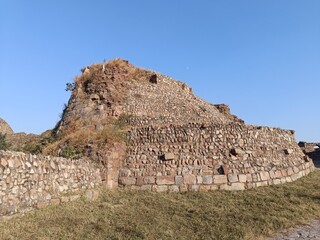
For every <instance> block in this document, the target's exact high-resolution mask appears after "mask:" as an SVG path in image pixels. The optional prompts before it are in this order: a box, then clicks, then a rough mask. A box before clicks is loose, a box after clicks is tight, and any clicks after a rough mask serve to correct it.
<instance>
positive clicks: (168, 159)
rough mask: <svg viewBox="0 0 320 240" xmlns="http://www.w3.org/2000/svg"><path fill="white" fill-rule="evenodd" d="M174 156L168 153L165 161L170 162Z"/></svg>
mask: <svg viewBox="0 0 320 240" xmlns="http://www.w3.org/2000/svg"><path fill="white" fill-rule="evenodd" d="M174 157H175V156H174V154H173V153H166V154H164V155H163V160H164V161H170V160H173V159H174Z"/></svg>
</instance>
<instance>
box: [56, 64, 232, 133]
mask: <svg viewBox="0 0 320 240" xmlns="http://www.w3.org/2000/svg"><path fill="white" fill-rule="evenodd" d="M110 116H112V117H115V118H119V117H120V118H125V120H126V121H127V122H129V123H130V124H131V125H133V126H143V125H159V124H169V123H170V124H184V123H190V122H200V123H202V122H210V123H220V124H224V123H229V122H232V119H231V118H230V117H228V116H226V115H225V114H224V113H223V112H221V111H220V110H218V109H217V108H216V106H214V105H212V104H210V103H208V102H206V101H204V100H202V99H201V98H199V97H197V96H196V95H194V94H193V92H192V89H191V88H190V87H188V86H187V85H186V84H185V83H183V82H180V81H177V80H174V79H172V78H170V77H168V76H165V75H163V74H160V73H157V72H154V71H151V70H145V69H142V68H138V67H135V66H133V65H132V64H130V63H129V62H128V61H126V60H122V59H115V60H112V61H110V62H106V63H100V64H93V65H91V66H88V67H85V68H84V69H82V75H81V76H79V77H77V78H76V80H75V83H74V88H73V91H72V95H71V98H70V100H69V103H68V105H67V106H66V109H65V110H64V113H63V117H62V119H61V122H60V124H59V128H58V130H59V132H66V133H67V132H69V133H70V132H73V131H74V130H76V129H79V128H83V127H90V126H91V127H92V128H94V129H101V128H103V126H104V124H106V123H107V122H108V119H110Z"/></svg>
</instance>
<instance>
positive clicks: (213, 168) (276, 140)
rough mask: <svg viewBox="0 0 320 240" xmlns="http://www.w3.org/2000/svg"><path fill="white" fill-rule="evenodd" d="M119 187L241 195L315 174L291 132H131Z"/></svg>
mask: <svg viewBox="0 0 320 240" xmlns="http://www.w3.org/2000/svg"><path fill="white" fill-rule="evenodd" d="M128 138H129V144H128V147H127V157H126V159H125V160H124V164H123V167H122V168H121V169H120V172H119V184H120V185H122V186H124V187H126V188H132V189H146V190H152V191H207V190H215V189H226V190H242V189H250V188H253V187H259V186H265V185H272V184H280V183H285V182H291V181H294V180H296V179H298V178H300V177H302V176H304V175H307V174H308V173H310V172H311V171H312V170H313V169H314V165H313V162H312V161H311V159H309V158H308V157H307V156H305V155H304V154H303V152H302V151H301V149H300V148H299V146H298V145H297V143H296V142H295V138H294V133H293V131H290V130H281V129H275V128H269V127H255V126H247V125H243V124H226V125H219V124H211V125H203V124H187V125H180V126H174V125H171V126H166V127H160V126H158V127H155V126H153V127H145V128H134V129H132V130H131V132H129V134H128Z"/></svg>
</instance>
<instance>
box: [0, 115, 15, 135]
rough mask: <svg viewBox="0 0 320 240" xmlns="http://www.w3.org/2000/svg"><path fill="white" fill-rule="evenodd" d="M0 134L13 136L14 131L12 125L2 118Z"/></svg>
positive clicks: (0, 120) (0, 119)
mask: <svg viewBox="0 0 320 240" xmlns="http://www.w3.org/2000/svg"><path fill="white" fill-rule="evenodd" d="M0 133H2V134H13V130H12V128H11V127H10V125H9V124H8V123H7V122H6V121H5V120H3V119H2V118H0Z"/></svg>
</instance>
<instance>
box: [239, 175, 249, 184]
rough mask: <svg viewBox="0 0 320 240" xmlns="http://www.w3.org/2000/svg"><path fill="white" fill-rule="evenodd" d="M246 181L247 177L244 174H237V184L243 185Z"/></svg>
mask: <svg viewBox="0 0 320 240" xmlns="http://www.w3.org/2000/svg"><path fill="white" fill-rule="evenodd" d="M246 181H247V175H246V174H239V182H241V183H245V182H246Z"/></svg>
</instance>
